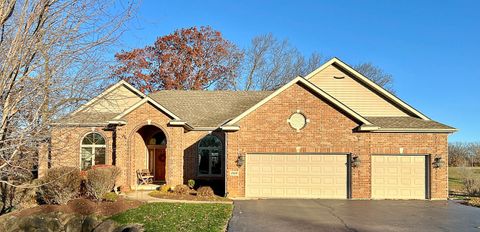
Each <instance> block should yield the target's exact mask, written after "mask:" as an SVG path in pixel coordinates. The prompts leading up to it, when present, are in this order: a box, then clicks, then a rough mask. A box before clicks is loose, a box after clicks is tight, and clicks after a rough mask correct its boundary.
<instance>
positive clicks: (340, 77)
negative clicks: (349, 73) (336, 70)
mask: <svg viewBox="0 0 480 232" xmlns="http://www.w3.org/2000/svg"><path fill="white" fill-rule="evenodd" d="M333 78H335V79H343V78H345V76H333Z"/></svg>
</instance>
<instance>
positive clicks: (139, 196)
mask: <svg viewBox="0 0 480 232" xmlns="http://www.w3.org/2000/svg"><path fill="white" fill-rule="evenodd" d="M150 192H151V191H131V192H128V193H126V194H125V197H126V198H127V199H132V200H137V201H143V202H148V203H152V202H166V203H190V204H233V201H189V200H174V199H163V198H157V197H152V196H150V195H148V193H150Z"/></svg>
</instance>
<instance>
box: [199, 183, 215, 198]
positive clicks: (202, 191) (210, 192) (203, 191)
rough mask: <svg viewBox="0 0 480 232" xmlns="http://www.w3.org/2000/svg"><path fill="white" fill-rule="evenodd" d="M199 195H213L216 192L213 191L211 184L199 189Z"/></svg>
mask: <svg viewBox="0 0 480 232" xmlns="http://www.w3.org/2000/svg"><path fill="white" fill-rule="evenodd" d="M197 196H200V197H213V196H215V194H214V193H213V189H212V188H210V186H202V187H200V188H198V189H197Z"/></svg>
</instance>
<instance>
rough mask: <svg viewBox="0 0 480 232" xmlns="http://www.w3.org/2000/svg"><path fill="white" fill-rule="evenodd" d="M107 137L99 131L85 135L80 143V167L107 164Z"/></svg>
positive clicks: (86, 167)
mask: <svg viewBox="0 0 480 232" xmlns="http://www.w3.org/2000/svg"><path fill="white" fill-rule="evenodd" d="M105 148H106V144H105V138H103V136H102V135H101V134H99V133H96V132H92V133H89V134H87V135H85V136H84V137H83V139H82V144H81V145H80V168H81V169H82V170H85V169H88V168H90V167H92V166H93V165H98V164H105Z"/></svg>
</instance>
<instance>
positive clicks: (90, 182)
mask: <svg viewBox="0 0 480 232" xmlns="http://www.w3.org/2000/svg"><path fill="white" fill-rule="evenodd" d="M120 174H121V171H120V168H118V167H115V166H110V167H102V168H95V169H90V170H88V171H87V180H86V181H85V190H86V194H87V196H89V197H92V198H93V199H96V200H100V199H102V197H103V196H104V195H105V194H106V193H108V192H111V191H112V190H113V188H114V187H115V184H116V181H117V179H118V177H119V176H120Z"/></svg>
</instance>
